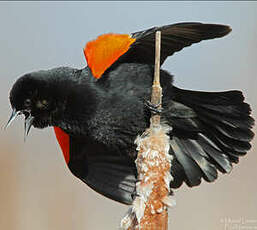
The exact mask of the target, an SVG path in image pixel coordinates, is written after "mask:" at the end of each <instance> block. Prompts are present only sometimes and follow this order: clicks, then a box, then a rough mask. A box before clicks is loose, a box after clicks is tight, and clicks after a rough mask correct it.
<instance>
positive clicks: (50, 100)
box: [6, 68, 75, 136]
mask: <svg viewBox="0 0 257 230" xmlns="http://www.w3.org/2000/svg"><path fill="white" fill-rule="evenodd" d="M74 73H75V70H74V69H71V68H56V69H52V70H46V71H38V72H33V73H29V74H25V75H24V76H22V77H20V78H19V79H18V80H17V81H16V82H15V84H14V85H13V87H12V89H11V91H10V103H11V106H12V109H13V112H12V114H11V117H10V119H9V121H8V123H7V125H6V126H9V124H10V123H11V122H12V121H13V120H14V119H15V118H16V117H17V116H18V115H24V117H25V136H27V135H28V133H29V130H30V128H31V126H34V127H35V128H45V127H47V126H53V125H55V124H54V123H55V122H56V121H57V120H60V119H61V117H62V116H63V114H64V113H65V107H66V103H67V100H69V96H70V95H71V94H72V93H71V90H70V88H71V87H72V83H73V81H72V80H71V79H73V78H74Z"/></svg>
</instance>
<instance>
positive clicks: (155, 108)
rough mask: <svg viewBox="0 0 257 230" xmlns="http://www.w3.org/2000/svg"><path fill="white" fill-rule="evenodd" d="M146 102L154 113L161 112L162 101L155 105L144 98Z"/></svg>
mask: <svg viewBox="0 0 257 230" xmlns="http://www.w3.org/2000/svg"><path fill="white" fill-rule="evenodd" d="M144 104H145V106H146V107H147V108H148V109H149V110H150V112H151V113H152V114H161V112H162V108H159V106H160V104H161V103H159V104H157V105H155V104H153V103H152V102H151V101H149V100H145V99H144Z"/></svg>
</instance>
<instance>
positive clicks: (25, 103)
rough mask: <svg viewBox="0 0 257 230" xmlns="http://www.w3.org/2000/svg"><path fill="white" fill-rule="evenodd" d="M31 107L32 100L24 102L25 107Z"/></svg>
mask: <svg viewBox="0 0 257 230" xmlns="http://www.w3.org/2000/svg"><path fill="white" fill-rule="evenodd" d="M30 105H31V100H30V99H29V98H27V99H26V100H25V101H24V106H25V107H29V106H30Z"/></svg>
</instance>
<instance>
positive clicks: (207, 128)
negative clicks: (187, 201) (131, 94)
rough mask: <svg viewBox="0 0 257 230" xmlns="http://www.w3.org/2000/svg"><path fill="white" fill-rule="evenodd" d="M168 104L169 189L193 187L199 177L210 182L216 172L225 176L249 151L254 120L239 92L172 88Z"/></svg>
mask: <svg viewBox="0 0 257 230" xmlns="http://www.w3.org/2000/svg"><path fill="white" fill-rule="evenodd" d="M171 103H172V105H169V106H166V107H165V108H169V110H167V111H166V112H165V117H166V119H167V120H168V121H169V123H171V126H172V127H173V132H172V134H171V154H173V155H174V160H173V162H172V167H171V174H172V175H173V178H174V181H173V182H172V183H171V187H173V188H178V187H180V185H181V184H182V183H183V182H186V184H187V185H188V186H190V187H192V186H196V185H199V184H200V183H201V178H204V179H205V180H206V181H208V182H212V181H214V180H215V179H216V178H217V176H218V174H217V171H220V172H222V173H229V172H230V171H231V170H232V163H238V161H239V157H240V156H243V155H245V154H246V152H247V151H248V150H249V149H250V148H251V145H250V143H249V142H250V141H251V140H252V138H253V136H254V134H253V132H252V131H251V128H252V126H253V125H254V119H253V118H252V117H251V116H250V113H251V109H250V106H249V105H248V104H246V103H245V102H244V97H243V95H242V93H241V92H240V91H226V92H217V93H216V92H215V93H214V92H213V93H210V92H196V91H188V90H182V89H179V88H176V87H174V98H173V102H171Z"/></svg>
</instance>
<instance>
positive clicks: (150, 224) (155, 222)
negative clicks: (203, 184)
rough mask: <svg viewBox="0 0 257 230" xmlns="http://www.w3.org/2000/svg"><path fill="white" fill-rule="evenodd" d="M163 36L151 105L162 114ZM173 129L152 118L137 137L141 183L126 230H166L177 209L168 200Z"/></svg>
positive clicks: (158, 45)
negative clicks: (170, 210)
mask: <svg viewBox="0 0 257 230" xmlns="http://www.w3.org/2000/svg"><path fill="white" fill-rule="evenodd" d="M160 49H161V32H160V31H157V32H156V45H155V73H154V80H153V86H152V96H151V104H152V105H155V107H156V108H157V109H158V110H160V109H161V102H162V88H161V85H160ZM169 131H170V127H169V126H167V125H164V124H161V115H160V114H159V113H155V114H152V116H151V118H150V127H149V128H148V129H147V130H145V132H144V133H143V134H142V135H141V136H139V137H137V139H136V140H135V143H136V144H137V151H138V156H137V159H136V166H137V171H138V182H137V184H136V193H137V196H136V198H135V199H134V201H133V205H132V207H131V208H130V209H129V211H128V213H127V215H126V216H125V217H124V218H123V220H122V222H121V228H122V229H126V230H167V229H168V211H167V210H168V209H167V208H168V207H169V206H173V205H174V200H172V199H171V198H170V196H169V194H170V181H171V180H172V177H171V174H170V166H171V155H169V148H170V139H169V136H168V134H167V133H168V132H169Z"/></svg>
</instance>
